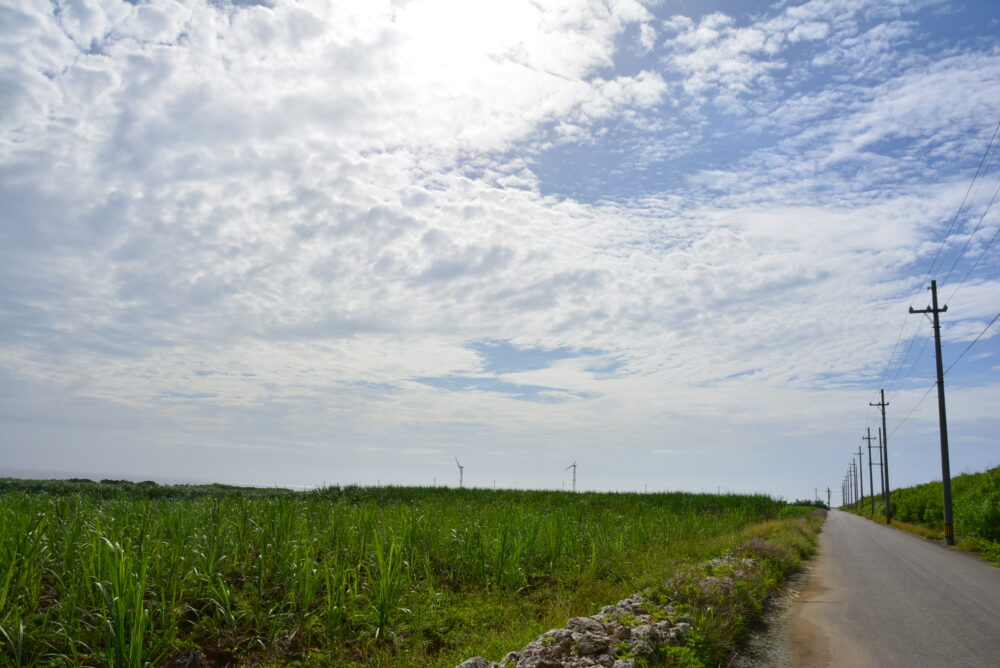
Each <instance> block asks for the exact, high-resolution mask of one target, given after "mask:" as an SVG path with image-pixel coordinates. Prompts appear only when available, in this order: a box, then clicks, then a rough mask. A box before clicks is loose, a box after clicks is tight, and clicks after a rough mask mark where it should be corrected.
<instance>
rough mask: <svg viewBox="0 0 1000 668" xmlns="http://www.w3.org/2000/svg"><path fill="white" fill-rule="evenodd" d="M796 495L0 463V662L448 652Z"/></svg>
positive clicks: (682, 556)
mask: <svg viewBox="0 0 1000 668" xmlns="http://www.w3.org/2000/svg"><path fill="white" fill-rule="evenodd" d="M798 512H801V511H799V510H794V509H792V508H791V507H789V506H786V504H785V503H784V502H782V501H778V500H774V499H771V498H768V497H766V496H735V495H692V494H682V493H671V494H598V493H581V494H571V493H565V492H544V491H492V490H471V489H465V490H456V489H445V488H392V487H389V488H359V487H346V488H338V487H334V488H328V489H324V490H318V491H313V492H290V491H287V490H263V489H243V488H232V487H225V486H200V487H189V486H170V487H167V486H159V485H155V484H152V483H140V484H134V483H113V482H105V483H94V482H90V481H75V482H70V481H24V480H12V479H0V627H2V633H0V645H2V650H0V662H3V663H4V664H5V665H11V666H30V665H47V666H48V665H57V666H58V665H66V666H70V665H73V666H76V665H89V666H143V665H152V666H159V665H169V664H170V663H171V662H176V661H184V660H185V659H186V657H191V656H192V654H193V653H194V652H201V654H200V655H199V656H200V657H202V658H204V660H205V661H207V662H208V663H209V665H226V664H227V663H231V664H233V665H273V666H278V665H315V666H329V665H367V666H406V665H421V666H424V665H427V666H453V665H455V664H456V663H458V662H460V661H462V660H463V659H465V658H467V657H468V656H471V655H474V654H482V655H488V656H500V655H502V654H503V653H504V652H505V651H507V650H510V649H515V648H517V647H520V646H521V645H523V644H524V643H525V642H527V641H528V640H530V639H532V638H533V637H534V636H535V635H536V634H537V633H540V632H542V631H545V630H547V629H548V628H552V627H553V626H562V624H564V623H565V621H566V619H567V618H568V617H570V616H573V615H578V614H592V613H593V612H595V611H596V610H597V609H599V607H600V606H601V605H603V604H606V603H611V602H614V601H615V600H617V599H619V598H622V597H624V596H626V595H628V594H630V593H632V592H634V591H636V590H638V589H639V588H641V587H643V586H647V585H650V584H652V583H655V582H658V581H662V580H663V579H664V578H666V577H669V576H670V574H671V573H672V572H674V571H675V570H676V568H678V567H681V566H684V565H688V564H691V563H694V562H696V561H698V560H701V559H704V558H707V557H709V556H714V555H718V554H722V553H724V552H726V551H727V550H730V549H732V548H733V547H734V546H735V545H736V544H737V543H739V542H740V541H743V540H746V538H747V537H748V536H750V535H751V534H752V533H753V531H754V529H753V528H754V527H755V526H758V525H760V524H761V523H764V522H766V521H768V520H772V519H774V518H777V517H779V516H788V515H794V514H797V513H798Z"/></svg>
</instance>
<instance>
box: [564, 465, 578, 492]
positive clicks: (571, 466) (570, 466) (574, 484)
mask: <svg viewBox="0 0 1000 668" xmlns="http://www.w3.org/2000/svg"><path fill="white" fill-rule="evenodd" d="M566 469H573V491H574V492H575V491H576V462H573V463H572V464H570V465H569V466H567V467H566V468H565V469H563V471H565V470H566Z"/></svg>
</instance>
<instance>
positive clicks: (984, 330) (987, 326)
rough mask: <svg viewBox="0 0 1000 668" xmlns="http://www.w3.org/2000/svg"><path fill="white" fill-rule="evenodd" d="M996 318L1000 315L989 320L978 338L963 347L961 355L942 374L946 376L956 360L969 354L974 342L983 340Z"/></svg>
mask: <svg viewBox="0 0 1000 668" xmlns="http://www.w3.org/2000/svg"><path fill="white" fill-rule="evenodd" d="M997 318H1000V313H997V314H996V315H995V316H993V319H992V320H990V322H989V324H988V325H986V326H985V327H983V331H981V332H979V336H977V337H976V338H974V339H973V340H972V343H970V344H969V345H967V346H966V347H965V350H963V351H962V352H961V353H959V355H958V357H956V358H955V361H953V362H952V363H951V364H949V365H948V368H947V369H945V370H944V372H945V373H946V374H947V373H948V372H949V371H951V367H953V366H955V365H956V364H958V360H960V359H962V357H963V356H964V355H965V353H967V352H969V348H971V347H972V346H974V345H976V341H978V340H979V339H981V338H983V334H985V333H986V330H988V329H989V328H990V327H992V326H993V323H995V322H996V321H997Z"/></svg>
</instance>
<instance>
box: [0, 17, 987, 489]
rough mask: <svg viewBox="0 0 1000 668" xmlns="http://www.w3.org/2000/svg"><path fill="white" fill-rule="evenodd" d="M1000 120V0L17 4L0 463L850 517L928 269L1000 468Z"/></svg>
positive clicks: (4, 244) (5, 211) (3, 110)
mask: <svg viewBox="0 0 1000 668" xmlns="http://www.w3.org/2000/svg"><path fill="white" fill-rule="evenodd" d="M998 103H1000V4H997V3H996V2H992V1H983V2H942V1H937V0H911V1H906V2H903V1H899V0H809V1H807V2H792V1H779V2H770V3H769V2H744V1H739V2H736V1H721V0H714V1H698V2H694V1H682V0H675V1H667V0H664V1H663V2H638V1H636V0H603V1H591V0H538V1H534V2H529V1H521V0H499V1H490V0H409V1H407V0H395V1H384V0H360V1H358V2H351V1H347V0H333V1H330V2H310V1H303V2H296V1H285V0H275V2H273V3H271V2H264V1H256V2H255V1H254V0H242V1H238V2H230V1H228V0H211V1H209V2H205V1H203V0H182V1H180V2H175V1H173V0H152V1H150V2H115V1H112V0H105V1H102V2H97V1H95V0H72V1H62V0H53V1H52V2H48V1H44V2H43V1H41V0H6V1H5V2H4V3H3V5H2V6H0V475H14V476H17V475H20V476H38V477H42V476H49V477H51V476H56V475H83V476H86V477H93V478H105V477H107V478H130V479H134V480H145V479H152V480H157V481H161V482H176V481H192V482H196V481H218V482H227V483H237V484H257V485H261V484H262V485H284V486H298V487H309V486H314V485H321V484H396V485H431V484H437V485H449V486H456V485H457V484H458V468H457V466H456V459H457V460H458V461H460V462H461V465H462V466H463V467H464V483H465V485H466V486H476V487H492V486H494V485H495V486H496V487H501V488H508V487H513V488H548V489H562V488H569V487H570V486H571V471H570V470H568V469H566V468H565V467H567V466H568V465H570V464H571V463H573V462H576V463H577V465H578V466H577V485H578V488H579V489H588V490H615V489H617V490H631V491H643V490H649V491H654V490H656V491H659V490H689V491H713V492H714V491H716V490H722V491H738V492H750V491H753V492H765V493H768V494H773V495H776V496H782V497H785V498H788V499H794V498H811V497H812V496H813V494H814V490H816V489H819V490H825V488H826V487H830V488H832V490H833V500H834V502H835V503H836V502H837V501H838V496H839V492H840V483H841V481H842V479H843V476H844V473H845V471H846V469H847V466H848V463H849V461H850V460H851V453H852V451H856V449H857V448H858V447H859V446H862V445H863V444H864V441H863V440H862V438H861V437H862V436H863V435H864V434H865V430H866V428H869V427H870V428H871V429H872V433H874V432H875V429H876V427H877V426H879V425H880V418H879V413H878V409H877V408H872V407H871V406H870V405H869V404H870V403H871V402H875V401H878V400H879V394H878V391H879V389H880V388H884V389H885V391H886V392H885V396H886V399H887V400H888V401H889V406H888V407H887V415H886V420H887V427H888V431H889V459H890V476H891V478H892V486H893V487H897V486H905V485H909V484H915V483H919V482H924V481H927V480H932V479H935V478H937V479H940V476H941V459H940V450H939V440H938V414H937V401H936V397H937V393H936V391H935V390H933V389H930V391H929V392H928V390H929V388H931V387H932V386H933V383H934V378H935V376H934V373H935V372H934V352H933V351H934V345H933V342H932V340H931V338H930V337H931V333H932V329H931V324H930V321H929V319H928V317H927V316H925V315H920V314H916V315H910V314H909V313H908V308H909V307H910V306H913V307H914V308H917V309H922V308H925V307H927V305H928V304H929V303H930V293H929V292H928V291H927V287H928V285H929V282H930V280H932V279H933V280H936V281H937V282H938V284H939V287H940V290H939V292H940V301H941V303H942V304H947V306H948V310H947V312H946V313H942V314H941V322H942V338H943V356H944V364H945V366H946V367H950V368H949V371H948V373H947V375H946V378H945V384H946V390H945V391H946V399H947V407H948V425H949V436H950V455H951V468H952V472H953V473H955V474H958V473H962V472H972V471H979V470H983V469H985V468H987V467H990V466H996V465H1000V411H998V408H997V407H998V406H1000V379H998V376H1000V358H998V353H1000V343H998V341H1000V337H997V333H998V332H1000V323H995V324H994V325H993V326H992V327H989V326H988V325H989V323H990V322H991V321H992V320H993V319H994V318H995V316H996V315H997V314H998V313H1000V244H997V243H993V242H994V241H995V240H996V237H997V234H998V230H1000V205H994V204H993V200H994V198H995V197H996V196H997V188H998V187H1000V158H998V156H1000V136H996V137H995V131H996V130H997V128H998V122H1000V104H998ZM977 337H978V339H977ZM928 341H931V342H930V343H928ZM865 464H867V460H866V461H865ZM865 475H866V476H867V470H866V471H865ZM822 496H824V497H825V493H823V494H822Z"/></svg>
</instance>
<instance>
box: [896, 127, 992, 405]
mask: <svg viewBox="0 0 1000 668" xmlns="http://www.w3.org/2000/svg"><path fill="white" fill-rule="evenodd" d="M998 133H1000V121H998V122H997V125H996V127H995V128H993V135H992V136H991V137H990V141H989V143H988V144H987V145H986V150H985V151H983V157H982V158H980V159H979V166H978V167H976V173H975V175H974V176H973V177H972V181H970V182H969V187H968V188H967V189H966V190H965V196H964V197H962V202H961V204H959V205H958V210H957V211H955V215H954V217H952V219H951V223H950V224H949V225H948V231H947V232H945V235H944V237H943V238H942V239H941V244H940V245H939V246H938V249H937V252H936V253H935V254H934V259H933V260H931V264H930V266H929V267H928V268H927V272H926V273H925V274H924V278H923V280H921V281H920V285H921V287H922V286H923V285H924V284H925V283H926V282H927V279H928V278H929V277H930V275H931V272H932V271H934V266H935V265H936V264H937V261H938V258H939V257H940V256H941V251H942V250H944V247H945V245H946V244H947V243H948V238H949V237H950V236H951V232H952V230H953V229H954V228H955V225H956V224H957V223H958V219H959V217H960V216H961V215H962V210H963V209H964V208H965V203H966V202H967V201H968V199H969V194H970V193H971V192H972V189H973V187H974V186H975V185H976V181H978V180H979V175H980V173H982V171H983V165H984V164H986V158H987V156H989V154H990V151H991V150H992V149H993V143H994V142H995V141H996V138H997V134H998ZM991 163H992V160H991ZM987 210H989V209H988V208H987ZM983 215H984V216H985V213H984V214H983ZM991 243H992V242H991ZM963 252H964V251H963ZM977 263H978V260H977ZM950 273H951V272H950V271H949V275H950ZM963 280H964V279H963ZM919 294H920V288H918V289H917V293H916V294H914V295H913V297H912V298H911V299H910V306H913V301H914V300H915V299H916V298H917V295H919ZM949 300H950V298H949ZM909 317H910V316H909V314H907V315H906V316H905V317H904V318H903V323H902V324H901V325H900V326H899V333H898V334H897V335H896V342H895V343H894V344H893V346H892V352H890V353H889V359H888V360H886V363H885V369H883V370H882V376H881V377H880V378H879V382H878V385H879V387H885V379H886V376H887V375H888V374H889V369H890V368H891V366H892V360H893V358H894V357H895V355H896V349H897V348H898V347H899V342H900V341H901V340H902V338H903V330H904V329H905V328H906V322H907V320H906V319H907V318H909ZM911 347H912V341H911ZM907 354H909V351H907ZM904 360H905V356H904ZM901 363H902V362H901Z"/></svg>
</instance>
